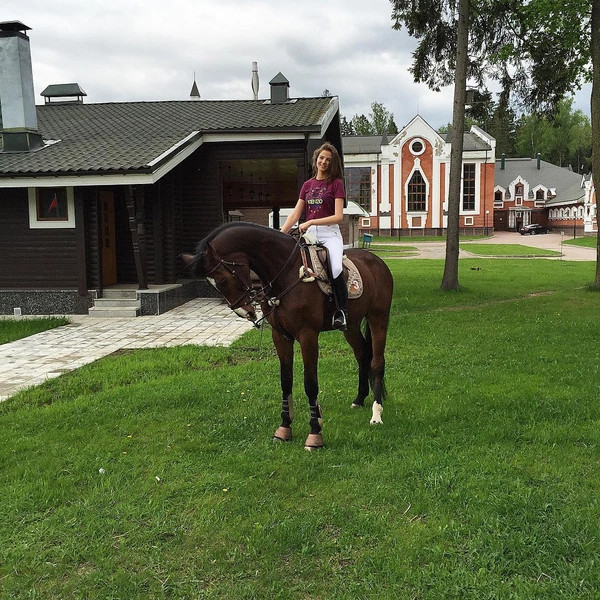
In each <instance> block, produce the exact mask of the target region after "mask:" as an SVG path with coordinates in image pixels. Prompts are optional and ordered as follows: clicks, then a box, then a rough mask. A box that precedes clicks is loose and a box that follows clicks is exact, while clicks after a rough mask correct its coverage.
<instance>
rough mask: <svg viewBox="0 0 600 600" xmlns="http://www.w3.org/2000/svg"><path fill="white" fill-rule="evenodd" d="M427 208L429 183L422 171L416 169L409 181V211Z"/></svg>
mask: <svg viewBox="0 0 600 600" xmlns="http://www.w3.org/2000/svg"><path fill="white" fill-rule="evenodd" d="M426 210H427V184H426V183H425V180H424V179H423V175H422V174H421V171H415V172H414V173H413V174H412V177H411V178H410V181H409V182H408V212H425V211H426Z"/></svg>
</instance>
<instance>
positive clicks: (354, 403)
mask: <svg viewBox="0 0 600 600" xmlns="http://www.w3.org/2000/svg"><path fill="white" fill-rule="evenodd" d="M350 408H364V405H362V404H356V402H353V403H352V406H351V407H350Z"/></svg>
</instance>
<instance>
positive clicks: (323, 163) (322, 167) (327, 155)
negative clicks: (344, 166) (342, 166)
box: [317, 150, 331, 177]
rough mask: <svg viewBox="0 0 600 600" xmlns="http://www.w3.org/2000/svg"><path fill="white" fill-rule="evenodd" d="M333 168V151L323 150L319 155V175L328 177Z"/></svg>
mask: <svg viewBox="0 0 600 600" xmlns="http://www.w3.org/2000/svg"><path fill="white" fill-rule="evenodd" d="M330 168H331V152H329V150H321V152H320V153H319V156H318V157H317V176H321V177H326V176H327V175H328V174H329V169H330Z"/></svg>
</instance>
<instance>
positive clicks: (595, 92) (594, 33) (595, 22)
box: [590, 0, 600, 288]
mask: <svg viewBox="0 0 600 600" xmlns="http://www.w3.org/2000/svg"><path fill="white" fill-rule="evenodd" d="M590 37H591V44H590V54H591V58H592V99H591V109H592V173H593V174H595V175H594V185H595V186H598V183H599V182H600V0H592V15H591V36H590ZM599 197H600V194H598V191H597V189H596V208H597V207H598V198H599ZM598 220H599V217H598V216H596V223H598ZM595 284H596V287H597V288H600V227H598V237H597V241H596V278H595Z"/></svg>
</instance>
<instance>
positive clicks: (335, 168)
mask: <svg viewBox="0 0 600 600" xmlns="http://www.w3.org/2000/svg"><path fill="white" fill-rule="evenodd" d="M323 150H327V151H328V152H331V162H330V163H329V173H328V175H327V181H332V180H333V179H341V180H342V181H344V170H343V169H342V160H341V159H340V155H339V153H338V151H337V148H336V147H335V146H334V145H333V144H331V143H329V142H325V143H324V144H323V145H322V146H321V147H320V148H317V149H316V150H315V151H314V152H313V157H312V170H313V177H315V176H316V175H317V173H318V170H317V159H318V158H319V154H321V152H323Z"/></svg>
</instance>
